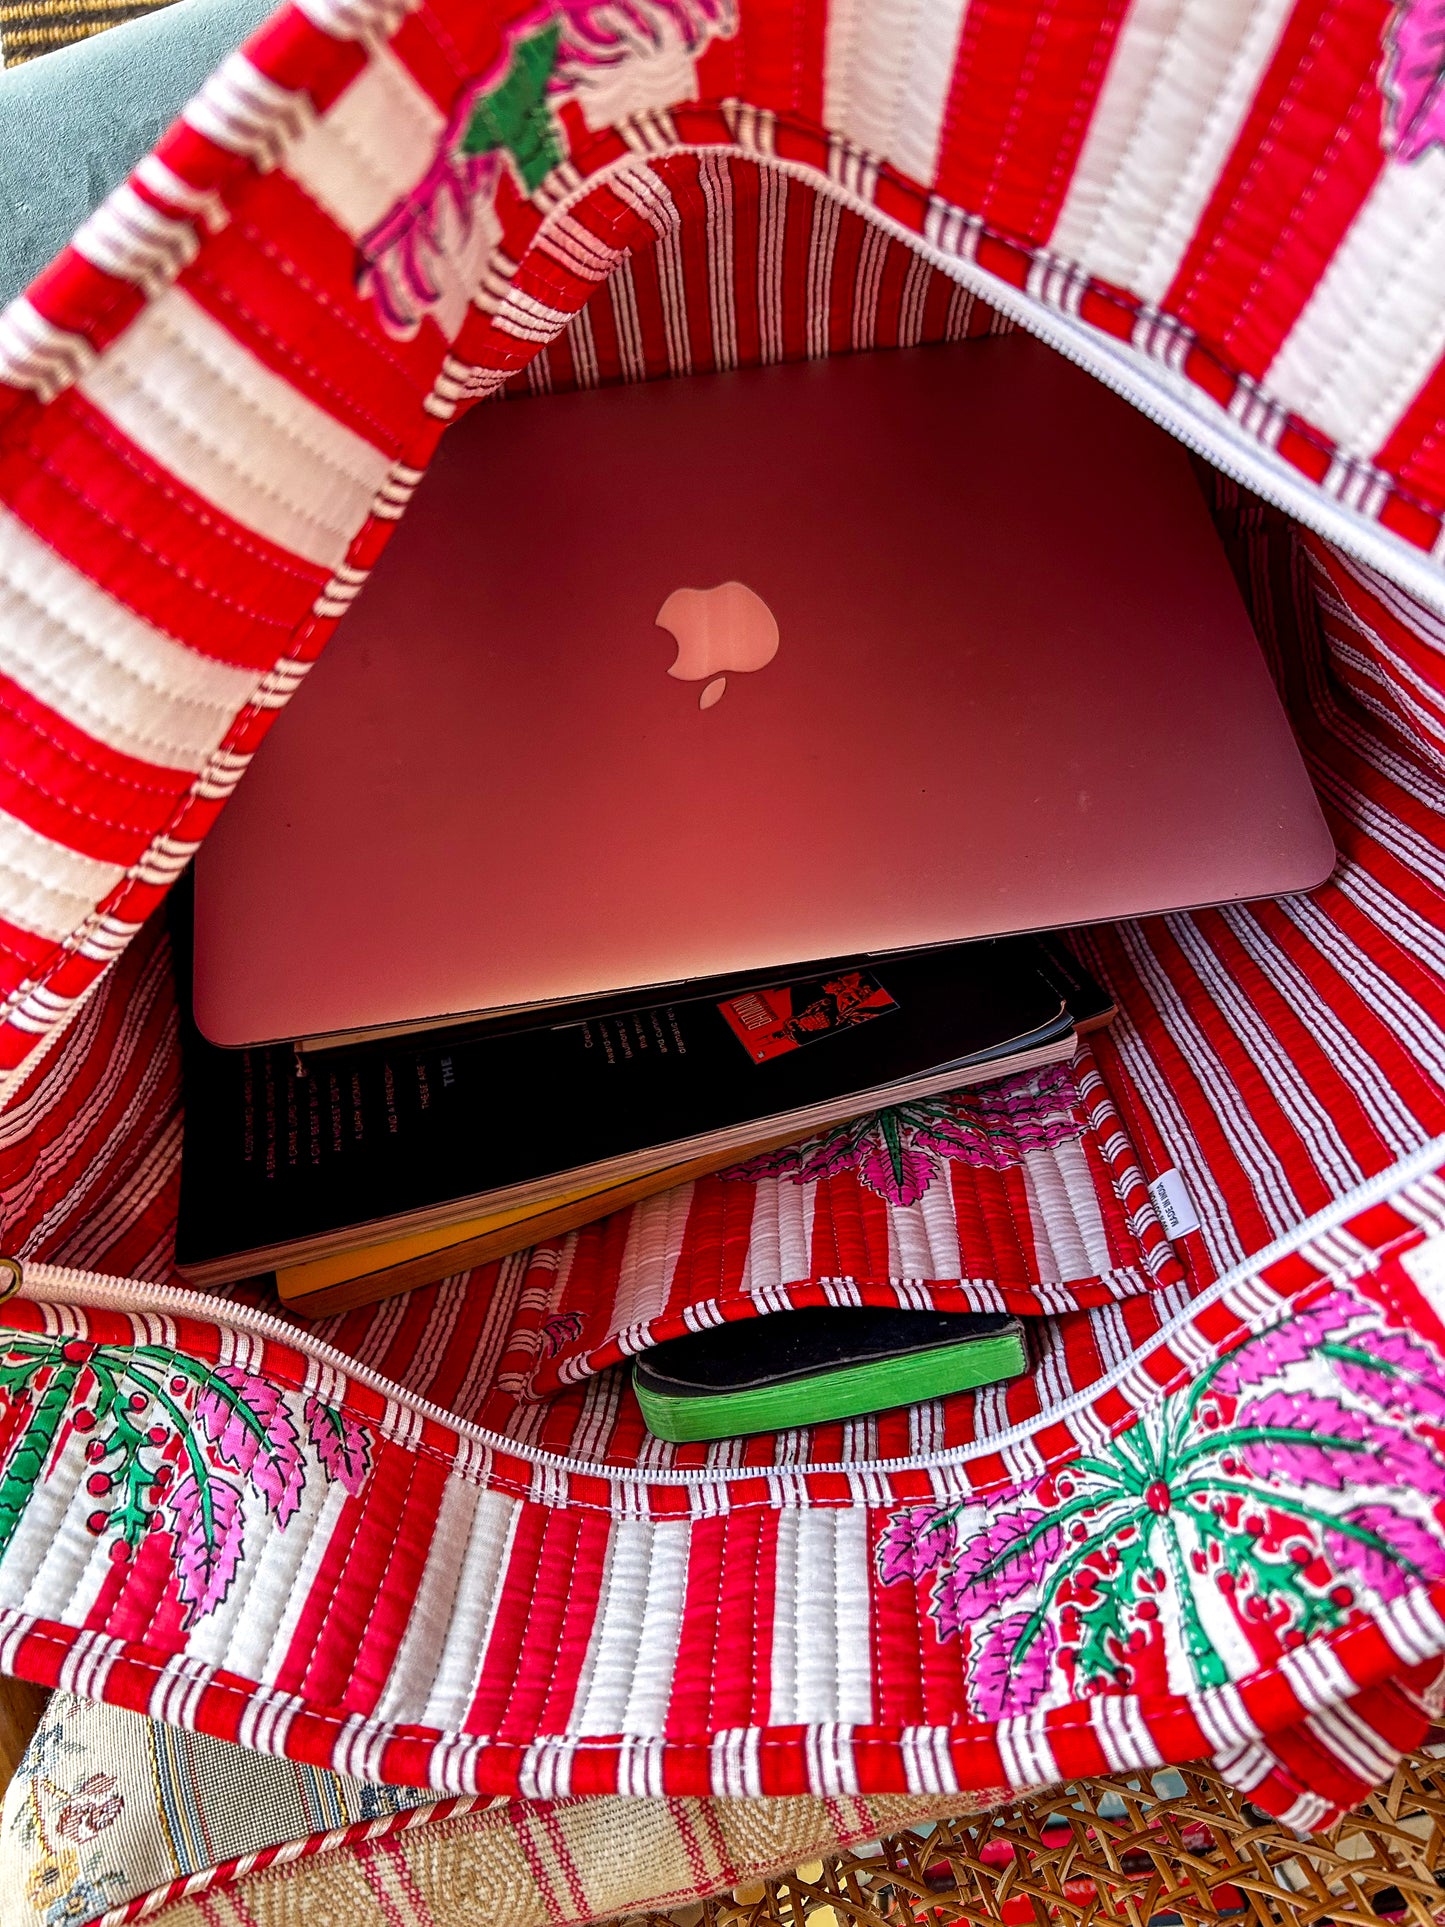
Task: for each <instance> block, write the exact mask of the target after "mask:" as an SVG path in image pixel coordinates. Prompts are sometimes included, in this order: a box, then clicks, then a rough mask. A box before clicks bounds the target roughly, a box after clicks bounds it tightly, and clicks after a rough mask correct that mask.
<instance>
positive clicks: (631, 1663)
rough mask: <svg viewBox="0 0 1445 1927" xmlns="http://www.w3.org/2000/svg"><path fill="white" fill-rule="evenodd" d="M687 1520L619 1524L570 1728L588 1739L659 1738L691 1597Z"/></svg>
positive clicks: (609, 1550) (622, 1521) (609, 1548)
mask: <svg viewBox="0 0 1445 1927" xmlns="http://www.w3.org/2000/svg"><path fill="white" fill-rule="evenodd" d="M691 1544H692V1526H691V1523H690V1522H689V1521H688V1520H686V1519H664V1520H657V1519H619V1520H618V1521H617V1522H616V1523H615V1524H614V1526H613V1528H612V1536H611V1538H610V1540H609V1541H608V1546H607V1561H606V1567H605V1570H604V1572H603V1578H602V1598H601V1601H600V1604H599V1607H598V1616H597V1621H596V1624H595V1625H594V1626H593V1629H592V1639H591V1642H590V1644H589V1647H588V1652H587V1657H586V1660H585V1661H584V1662H583V1674H582V1679H581V1681H580V1682H579V1685H578V1691H577V1707H578V1711H577V1713H576V1714H575V1715H574V1718H573V1720H572V1722H571V1726H572V1729H573V1730H574V1731H575V1732H577V1733H579V1734H582V1735H584V1736H585V1735H588V1734H602V1733H633V1734H654V1733H661V1732H662V1730H663V1726H664V1724H665V1722H666V1718H667V1703H668V1700H669V1698H670V1697H671V1694H672V1674H673V1668H674V1666H675V1664H676V1662H677V1649H678V1643H679V1639H680V1636H681V1629H682V1608H683V1600H684V1597H685V1595H686V1592H687V1563H688V1553H689V1550H690V1548H691Z"/></svg>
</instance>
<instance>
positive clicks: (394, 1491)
mask: <svg viewBox="0 0 1445 1927" xmlns="http://www.w3.org/2000/svg"><path fill="white" fill-rule="evenodd" d="M410 1470H411V1467H410V1454H409V1453H407V1452H405V1451H404V1450H402V1449H400V1448H399V1447H396V1446H392V1445H389V1444H383V1445H380V1446H379V1447H378V1449H377V1452H376V1459H375V1463H374V1464H373V1466H372V1468H371V1472H370V1475H369V1477H368V1478H367V1482H366V1487H365V1493H366V1504H365V1506H362V1505H358V1504H356V1503H355V1502H354V1501H353V1502H352V1503H351V1504H349V1505H346V1506H345V1507H343V1509H342V1511H341V1515H340V1517H339V1518H338V1519H337V1520H336V1523H335V1526H334V1528H333V1530H332V1533H331V1537H330V1539H329V1540H328V1542H327V1544H326V1548H325V1551H324V1552H323V1554H322V1556H321V1562H320V1565H319V1566H318V1568H317V1570H316V1572H315V1574H314V1575H313V1576H312V1577H311V1580H310V1584H309V1586H308V1589H307V1595H306V1603H305V1605H304V1606H303V1607H302V1609H301V1612H300V1615H299V1616H298V1618H297V1621H296V1627H295V1631H294V1632H293V1633H292V1636H291V1644H290V1645H289V1646H288V1647H287V1649H286V1656H285V1658H284V1659H283V1661H282V1663H281V1665H280V1667H279V1669H278V1670H277V1674H276V1690H277V1692H280V1693H296V1694H300V1693H301V1692H302V1689H303V1687H305V1685H306V1682H307V1679H308V1676H310V1675H311V1674H312V1672H313V1668H315V1669H316V1670H317V1671H318V1672H322V1671H324V1672H330V1671H331V1668H330V1665H329V1662H328V1659H327V1657H326V1651H325V1648H326V1633H327V1620H328V1619H329V1617H330V1614H331V1611H332V1609H333V1607H334V1605H335V1603H336V1597H337V1593H338V1590H339V1588H340V1586H341V1582H342V1578H343V1576H344V1574H345V1572H346V1568H347V1565H348V1563H349V1561H350V1556H351V1548H352V1546H353V1544H354V1543H355V1541H356V1537H357V1534H358V1533H359V1532H360V1530H361V1527H362V1524H363V1518H364V1515H365V1514H366V1513H367V1512H368V1511H369V1510H370V1508H371V1507H372V1506H373V1505H375V1506H378V1507H379V1508H380V1511H379V1513H378V1516H379V1517H381V1516H385V1513H386V1511H387V1510H388V1509H390V1511H391V1513H392V1514H393V1516H394V1514H395V1510H396V1503H397V1497H398V1494H399V1493H400V1492H402V1491H404V1490H405V1486H406V1481H407V1479H408V1477H409V1475H410Z"/></svg>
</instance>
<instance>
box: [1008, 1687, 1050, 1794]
mask: <svg viewBox="0 0 1445 1927" xmlns="http://www.w3.org/2000/svg"><path fill="white" fill-rule="evenodd" d="M1047 1717H1048V1716H1047V1714H1046V1713H1045V1711H1044V1710H1043V1709H1042V1708H1041V1707H1039V1708H1035V1710H1034V1711H1033V1712H1032V1713H1014V1714H1010V1715H1008V1716H1007V1717H1006V1718H1004V1719H1001V1720H1000V1721H999V1723H998V1725H997V1727H996V1728H995V1729H994V1743H995V1745H996V1746H997V1747H998V1755H999V1759H1000V1760H1001V1761H1002V1762H1003V1770H1004V1777H1005V1779H1006V1781H1007V1783H1008V1786H1009V1787H1010V1789H1012V1790H1013V1791H1015V1792H1026V1791H1027V1790H1028V1789H1029V1788H1030V1787H1044V1786H1053V1785H1054V1784H1055V1782H1056V1781H1057V1780H1058V1779H1059V1777H1060V1774H1059V1769H1058V1764H1057V1762H1056V1761H1055V1759H1054V1749H1053V1747H1052V1746H1051V1745H1050V1744H1049V1734H1048V1724H1047Z"/></svg>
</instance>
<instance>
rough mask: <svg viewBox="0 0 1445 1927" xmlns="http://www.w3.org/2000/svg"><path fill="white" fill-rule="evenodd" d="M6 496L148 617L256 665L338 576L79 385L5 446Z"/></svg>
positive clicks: (1, 475) (50, 540) (47, 537)
mask: <svg viewBox="0 0 1445 1927" xmlns="http://www.w3.org/2000/svg"><path fill="white" fill-rule="evenodd" d="M0 499H3V500H4V501H5V502H6V503H7V504H8V505H9V506H10V507H11V508H12V509H13V510H14V512H15V513H16V514H17V515H18V516H19V517H20V518H21V519H22V520H23V521H24V522H25V523H26V525H27V526H28V527H29V528H31V529H32V530H33V531H34V533H35V534H37V535H38V536H40V537H41V538H42V540H44V541H45V542H46V543H47V544H48V545H49V546H50V547H51V548H53V549H54V550H55V551H56V553H57V554H59V555H62V556H63V557H64V558H65V559H66V560H67V561H68V562H69V563H70V564H71V566H72V567H73V568H75V569H78V570H79V571H80V572H81V573H82V574H83V575H86V576H88V577H89V579H90V580H91V581H93V582H95V583H96V584H98V586H99V587H100V588H102V589H104V590H105V591H106V593H107V594H108V595H112V596H114V597H115V598H116V600H117V601H118V602H120V603H122V604H124V605H125V606H126V607H127V608H129V609H132V610H133V611H134V612H135V614H136V615H138V616H140V617H141V619H142V620H143V621H145V622H149V623H151V624H152V625H153V626H154V627H155V628H157V629H160V630H162V631H163V632H164V633H165V634H167V635H169V636H173V637H175V638H176V639H177V640H178V641H180V642H183V643H185V645H186V646H187V647H188V648H192V649H195V650H196V651H197V652H198V653H199V654H201V655H204V656H209V657H213V658H215V659H216V660H219V661H223V662H230V663H235V664H237V665H239V666H241V667H244V668H250V669H256V670H265V669H269V668H270V667H271V666H272V664H273V663H275V662H276V661H277V659H278V658H279V657H280V656H282V655H283V654H285V653H286V651H287V649H288V647H289V645H290V642H291V638H292V636H293V634H294V632H295V628H296V625H297V623H298V622H300V621H301V620H302V619H303V618H304V617H305V616H306V614H307V612H308V611H309V610H310V608H311V605H312V603H313V602H314V601H315V599H316V595H317V593H318V591H319V590H320V588H321V587H322V585H323V584H324V583H325V581H326V578H327V572H326V570H325V569H323V568H320V567H318V566H317V565H316V564H314V563H309V562H305V561H303V560H302V559H301V558H300V557H298V556H295V555H293V554H291V553H290V552H289V551H288V550H286V549H283V548H280V547H279V546H278V545H277V544H275V543H273V542H268V541H267V540H266V539H265V538H264V537H263V536H260V535H258V534H256V533H255V531H254V530H251V529H248V528H245V527H243V526H242V525H241V524H240V523H238V522H234V521H232V520H231V519H230V517H229V516H227V515H226V514H225V513H224V511H223V510H221V509H218V508H217V507H216V506H215V505H214V504H213V503H212V502H210V501H208V500H207V499H206V498H205V497H204V496H201V495H199V494H197V493H196V491H195V490H194V489H191V488H188V487H187V486H186V485H185V484H184V483H183V482H181V481H179V480H178V479H177V478H176V477H175V476H174V475H172V474H171V473H170V471H169V470H167V469H164V468H162V467H161V466H160V464H159V463H157V462H155V461H154V460H153V459H152V458H151V457H150V456H149V455H147V454H146V453H145V451H144V450H143V449H141V448H138V447H137V446H136V444H135V443H134V442H132V441H131V440H130V439H129V438H128V437H127V436H125V435H124V434H122V433H121V431H120V430H119V429H118V428H116V427H115V426H114V425H113V424H112V423H111V422H110V421H109V420H108V419H107V418H106V416H105V415H104V414H103V413H102V412H101V411H100V410H99V409H97V408H95V407H93V406H92V405H91V403H90V402H88V401H87V400H86V399H85V397H84V396H83V395H80V394H77V393H75V392H74V391H71V392H69V393H66V394H64V395H61V396H59V397H58V398H57V399H56V401H55V402H54V403H53V404H52V405H51V407H50V408H49V409H48V410H47V411H46V412H45V415H44V416H43V418H41V419H39V420H37V421H36V423H35V425H34V428H33V430H32V433H31V434H30V435H29V436H28V437H27V438H26V439H25V440H24V441H23V442H22V441H21V440H20V439H19V438H18V437H15V438H10V439H8V440H7V442H6V444H5V446H4V448H3V450H0ZM157 760H159V758H158V759H157Z"/></svg>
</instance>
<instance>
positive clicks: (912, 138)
mask: <svg viewBox="0 0 1445 1927" xmlns="http://www.w3.org/2000/svg"><path fill="white" fill-rule="evenodd" d="M967 6H968V0H841V4H840V3H839V0H834V4H833V5H832V6H830V7H829V9H828V46H827V67H826V72H825V76H824V82H823V89H824V92H823V124H824V126H825V127H830V128H832V129H833V130H834V131H835V132H836V133H839V134H842V135H845V136H846V137H847V139H849V140H850V141H854V142H856V143H857V145H858V146H859V147H863V148H866V149H867V150H868V152H869V153H870V154H875V155H877V156H878V157H879V158H880V159H881V160H888V161H892V163H893V165H894V166H895V167H897V168H898V169H900V171H901V172H903V173H904V174H907V175H909V176H911V177H912V179H913V180H915V181H917V182H918V183H919V184H920V185H921V186H923V187H931V186H932V184H933V177H934V175H935V174H936V173H937V171H938V149H939V143H940V140H941V138H942V133H943V115H944V109H945V107H946V105H947V102H948V92H949V84H950V82H951V81H952V79H953V69H954V63H955V59H956V55H957V49H958V39H959V34H960V32H961V31H962V26H963V19H964V15H965V13H966V12H967Z"/></svg>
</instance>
